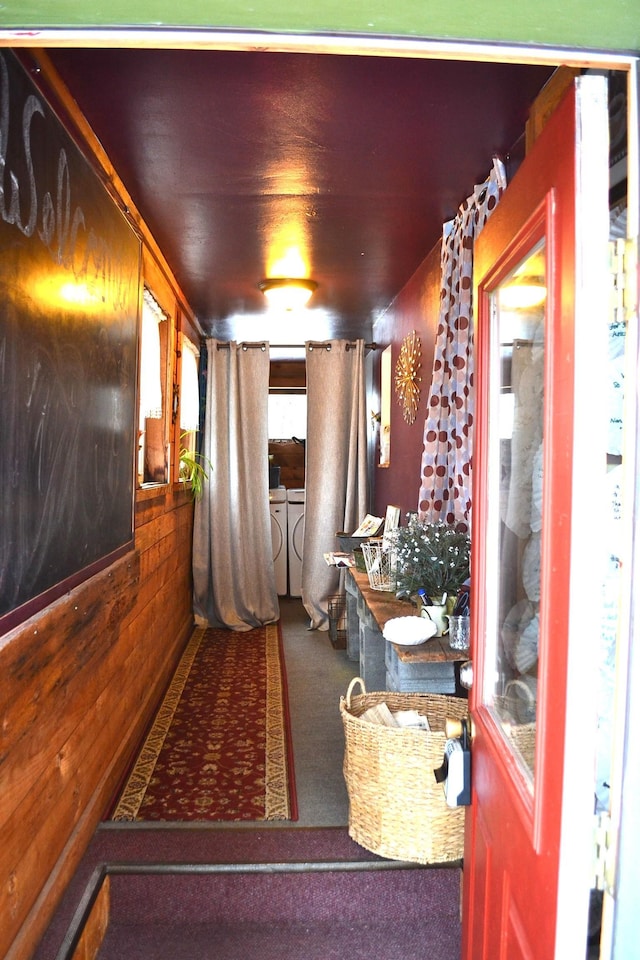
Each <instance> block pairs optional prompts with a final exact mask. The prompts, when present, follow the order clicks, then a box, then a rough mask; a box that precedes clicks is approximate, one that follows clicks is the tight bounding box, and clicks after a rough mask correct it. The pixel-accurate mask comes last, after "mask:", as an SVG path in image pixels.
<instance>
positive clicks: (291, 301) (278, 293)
mask: <svg viewBox="0 0 640 960" xmlns="http://www.w3.org/2000/svg"><path fill="white" fill-rule="evenodd" d="M258 286H259V287H260V289H261V290H262V292H263V293H264V295H265V297H266V298H267V300H268V301H269V304H270V305H272V306H274V307H277V308H278V309H279V310H296V309H298V308H299V307H304V306H305V305H306V304H307V303H308V301H309V298H310V297H311V294H312V293H313V292H314V290H316V289H317V287H318V284H317V283H316V282H315V280H308V279H306V278H302V277H269V278H268V279H266V280H261V281H260V283H259V284H258Z"/></svg>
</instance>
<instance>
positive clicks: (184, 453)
mask: <svg viewBox="0 0 640 960" xmlns="http://www.w3.org/2000/svg"><path fill="white" fill-rule="evenodd" d="M184 436H185V435H184V434H182V435H181V436H180V439H181V440H182V439H183V437H184ZM207 466H208V467H209V468H210V469H211V466H212V464H211V461H210V460H208V459H207V457H205V456H204V455H203V454H202V453H197V452H195V451H194V450H189V449H188V448H187V447H180V470H179V475H180V479H181V480H185V481H187V482H189V483H190V484H191V496H192V497H193V499H194V500H199V499H200V498H201V496H202V493H203V491H204V482H205V480H206V479H207V477H208V476H209V474H208V473H207V470H206V467H207Z"/></svg>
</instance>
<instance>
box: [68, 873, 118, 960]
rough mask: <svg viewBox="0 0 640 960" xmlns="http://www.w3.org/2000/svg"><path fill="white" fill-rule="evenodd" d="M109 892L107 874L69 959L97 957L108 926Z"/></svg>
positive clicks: (90, 959)
mask: <svg viewBox="0 0 640 960" xmlns="http://www.w3.org/2000/svg"><path fill="white" fill-rule="evenodd" d="M110 894H111V889H110V878H109V875H108V874H107V875H106V876H105V877H104V879H103V881H102V884H101V885H100V891H99V893H98V895H97V897H96V899H95V902H94V904H93V906H92V908H91V911H90V913H89V916H88V917H87V922H86V923H85V925H84V928H83V931H82V933H81V935H80V939H79V941H78V946H77V947H76V949H75V950H74V951H73V954H72V956H71V960H95V958H96V957H97V955H98V951H99V950H100V947H101V945H102V941H103V940H104V935H105V933H106V932H107V927H108V926H109V915H110V912H111V897H110Z"/></svg>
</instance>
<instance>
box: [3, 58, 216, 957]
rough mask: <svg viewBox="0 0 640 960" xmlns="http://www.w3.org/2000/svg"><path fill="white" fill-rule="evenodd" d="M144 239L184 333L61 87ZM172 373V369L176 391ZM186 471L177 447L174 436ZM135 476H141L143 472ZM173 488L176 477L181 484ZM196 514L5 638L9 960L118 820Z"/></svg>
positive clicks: (185, 505)
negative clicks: (118, 799)
mask: <svg viewBox="0 0 640 960" xmlns="http://www.w3.org/2000/svg"><path fill="white" fill-rule="evenodd" d="M37 58H38V59H39V61H40V65H41V73H42V76H43V78H45V79H46V80H47V81H48V82H49V83H50V84H51V86H52V88H53V89H55V91H56V95H57V96H58V97H59V98H60V101H61V102H62V103H63V104H65V106H66V109H67V112H68V114H69V116H72V117H75V121H76V123H77V126H78V129H79V131H80V133H81V136H82V137H83V138H84V139H85V140H86V142H87V144H88V146H89V148H90V149H91V150H92V151H93V153H94V155H95V156H96V158H97V160H98V162H99V163H100V164H101V165H102V167H103V169H104V170H105V171H106V173H107V176H108V178H109V180H110V181H111V183H112V185H113V186H114V189H115V190H117V191H118V192H119V194H120V197H121V198H122V201H123V205H124V206H126V208H127V209H128V210H129V211H130V215H131V217H132V219H133V220H134V221H135V222H136V225H137V228H138V229H139V231H140V234H141V235H142V237H143V263H144V280H145V281H146V282H148V283H150V284H151V285H152V287H153V289H154V292H155V293H157V294H158V295H159V296H161V298H162V301H163V305H165V304H166V305H167V309H169V310H171V308H172V307H173V312H172V333H171V343H172V349H171V351H170V353H171V356H172V358H173V357H174V355H175V349H174V347H173V345H175V342H176V336H177V331H178V330H179V329H183V330H185V331H186V332H188V334H189V335H190V336H191V337H192V338H193V339H194V340H197V338H198V330H197V324H196V321H195V319H194V318H193V315H192V314H191V312H190V311H189V309H188V306H187V305H186V303H185V300H184V297H183V295H182V293H181V291H180V289H179V286H178V285H177V283H176V281H175V278H174V277H173V275H172V274H171V271H170V269H169V267H168V265H167V263H166V261H165V260H164V257H163V255H162V252H161V251H160V250H159V249H158V247H157V244H156V243H155V241H154V238H153V237H152V236H151V235H150V233H149V231H148V228H147V227H146V225H145V224H144V222H143V221H142V218H141V217H140V215H139V213H138V211H136V209H135V205H134V204H133V202H132V200H131V198H130V197H129V196H128V194H127V192H126V190H125V188H124V186H123V185H122V183H121V181H120V179H119V177H118V175H117V172H116V171H115V170H114V169H113V167H112V166H111V164H110V161H109V159H108V157H106V155H105V154H104V152H103V150H102V148H101V146H100V144H99V143H98V141H97V140H96V139H95V137H94V136H93V134H92V131H91V130H90V128H89V127H88V125H87V124H86V121H85V120H84V118H82V117H81V116H79V115H78V114H77V108H76V107H75V104H74V103H73V101H72V99H71V98H70V97H69V96H68V93H67V92H66V91H65V89H64V88H63V86H62V85H61V84H60V82H59V80H58V78H57V77H56V76H55V73H54V72H53V71H52V68H51V65H50V63H49V61H48V59H47V57H46V53H45V52H44V51H39V52H37ZM174 376H175V373H174V371H173V368H171V369H170V370H168V378H169V379H168V382H169V383H171V382H172V380H173V378H174ZM167 439H168V442H169V444H170V450H171V454H170V457H171V462H172V463H175V436H168V438H167ZM132 470H133V464H132ZM174 480H175V478H174ZM192 529H193V502H192V500H191V499H190V496H189V492H188V491H187V490H185V487H184V485H183V484H179V483H177V482H169V483H167V484H165V485H163V486H158V487H151V488H143V489H141V490H138V491H137V494H136V513H135V549H134V550H132V551H131V552H130V553H128V554H127V555H126V556H124V557H123V558H121V559H120V560H118V561H117V562H116V563H114V564H113V565H112V566H110V567H109V568H108V569H106V570H104V571H102V572H101V573H99V574H97V575H96V576H95V577H93V578H92V579H90V580H88V581H86V582H85V583H83V584H81V585H80V586H78V587H77V588H76V589H74V590H72V591H71V592H69V593H68V594H66V595H65V596H63V597H62V598H60V599H59V600H57V601H56V602H55V603H53V604H51V605H50V606H49V607H47V608H46V609H45V610H43V611H41V612H40V613H39V614H37V615H36V616H34V617H33V618H31V619H30V620H28V621H27V622H25V623H24V624H22V625H20V626H19V627H17V628H16V629H15V630H13V631H12V632H11V633H9V634H7V635H5V636H4V637H2V638H0V796H1V798H2V802H1V803H0V956H1V957H4V958H6V960H29V958H31V957H32V956H33V955H34V951H35V950H36V948H37V945H38V943H39V941H40V939H41V938H42V935H43V933H44V931H45V930H46V928H47V925H48V923H49V921H50V919H51V916H52V914H53V912H54V910H55V907H56V905H57V903H58V902H59V900H60V898H61V896H62V894H63V892H64V890H65V888H66V886H67V884H68V883H69V880H70V879H71V877H72V876H73V873H74V871H75V869H76V867H77V865H78V862H79V860H80V858H81V857H82V854H83V853H84V850H85V848H86V846H87V844H88V842H89V840H90V839H91V837H92V835H93V833H94V831H95V829H96V826H97V825H98V823H99V822H100V820H101V819H102V817H103V816H104V814H105V812H106V811H107V809H108V806H109V802H110V800H111V798H112V796H113V794H114V792H115V791H116V788H117V786H118V784H119V783H120V781H121V779H122V777H123V775H124V773H125V771H126V769H127V766H128V763H129V760H130V758H131V757H132V755H133V752H134V750H135V748H136V746H137V744H138V742H139V740H140V738H141V736H142V733H143V732H144V730H145V728H146V726H147V724H148V722H149V720H150V719H151V716H152V714H153V710H154V708H155V706H156V704H157V701H158V699H159V696H160V694H161V693H162V691H163V690H164V688H165V686H166V684H167V682H168V680H169V678H170V676H171V673H172V671H173V668H174V666H175V664H176V663H177V661H178V659H179V657H180V654H181V652H182V650H183V649H184V646H185V644H186V642H187V639H188V637H189V634H190V632H191V629H192V625H193V615H192V585H191V540H192Z"/></svg>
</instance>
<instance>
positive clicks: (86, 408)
mask: <svg viewBox="0 0 640 960" xmlns="http://www.w3.org/2000/svg"><path fill="white" fill-rule="evenodd" d="M139 278H140V245H139V241H138V240H137V238H136V237H135V235H134V234H133V232H132V231H131V229H130V227H129V225H128V224H127V223H126V221H125V219H124V217H123V216H122V214H121V212H120V210H119V209H118V208H117V206H116V204H115V202H114V201H113V199H112V198H111V197H110V196H109V195H108V193H107V191H106V189H105V187H104V185H103V183H102V182H101V181H100V179H99V177H98V176H97V174H96V172H95V171H94V170H93V169H92V167H91V166H90V165H89V163H88V162H87V160H86V158H85V157H84V156H83V155H82V153H81V152H80V150H79V149H78V147H77V145H76V144H75V142H74V141H73V140H72V139H71V137H70V136H69V134H68V133H67V131H66V130H65V128H64V127H63V126H62V124H61V123H60V121H59V120H58V118H57V117H56V115H55V113H54V112H53V110H52V108H51V106H50V105H49V103H48V101H47V99H46V97H45V96H44V95H43V94H42V92H41V91H40V90H38V89H37V88H36V87H35V86H34V84H33V82H32V80H31V78H30V77H29V75H28V74H27V73H26V71H25V70H24V69H23V68H22V66H21V64H20V63H19V62H18V60H17V58H16V57H15V56H14V55H13V54H12V53H11V52H10V51H0V410H1V416H2V419H3V424H2V427H1V429H0V522H1V529H2V537H0V630H1V631H2V632H4V631H5V630H6V629H9V628H10V627H11V626H13V625H14V624H15V623H17V622H19V621H20V619H21V618H22V619H24V617H23V616H22V614H23V613H24V614H25V615H30V614H31V613H32V612H34V610H37V609H39V607H40V606H42V605H44V602H48V600H49V599H51V597H52V596H55V595H56V592H57V593H58V595H59V593H60V591H63V590H64V589H66V585H68V584H69V583H72V582H78V580H79V579H82V576H83V571H93V570H94V569H96V568H99V566H100V564H101V563H106V562H108V559H109V558H110V557H113V556H114V555H116V554H117V553H118V551H121V550H122V549H124V548H126V546H127V545H130V544H131V542H132V537H133V478H134V457H135V440H136V415H135V390H136V364H137V360H136V357H137V323H138V303H139V283H140V280H139ZM38 598H45V601H44V602H43V603H39V599H38Z"/></svg>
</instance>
